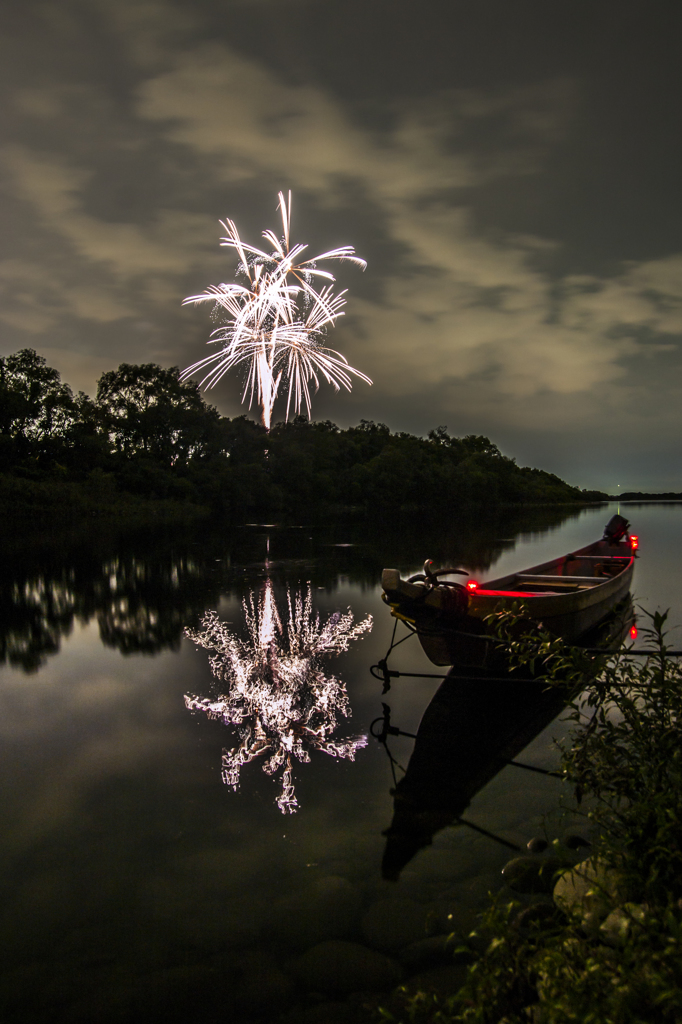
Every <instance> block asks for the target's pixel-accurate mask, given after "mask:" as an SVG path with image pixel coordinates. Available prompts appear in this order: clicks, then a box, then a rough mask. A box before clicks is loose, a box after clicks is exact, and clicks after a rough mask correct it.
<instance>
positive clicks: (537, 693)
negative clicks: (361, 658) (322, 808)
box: [371, 595, 633, 881]
mask: <svg viewBox="0 0 682 1024" xmlns="http://www.w3.org/2000/svg"><path fill="white" fill-rule="evenodd" d="M632 623H633V609H632V603H631V600H630V598H629V595H628V598H627V599H626V600H625V601H624V602H623V603H622V604H621V605H620V606H619V608H618V609H617V611H616V613H615V614H614V616H612V617H611V618H610V619H609V620H608V621H606V622H605V623H603V624H602V625H601V626H599V627H598V628H597V629H595V630H594V631H592V632H591V633H588V634H585V636H584V637H583V642H584V645H585V647H590V648H591V647H592V646H593V645H594V647H595V648H600V649H601V650H603V651H604V653H608V652H609V651H614V650H616V649H617V648H618V647H620V645H621V643H622V642H623V640H624V638H626V637H627V635H628V632H629V631H630V630H631V628H632ZM630 635H632V634H630ZM596 664H597V662H595V665H596ZM587 682H588V678H587V677H586V678H585V685H587ZM571 695H575V690H573V691H572V694H571V692H569V689H568V688H567V687H563V686H548V685H547V683H546V682H545V683H543V682H541V681H539V680H534V679H530V678H527V677H526V678H524V677H523V675H521V674H519V673H518V672H517V673H508V674H507V675H504V674H503V675H500V676H499V677H490V676H489V675H486V673H484V672H483V670H478V671H477V670H474V669H471V668H465V667H462V668H457V667H456V666H455V667H453V668H452V669H451V670H450V672H449V673H448V675H447V676H446V677H445V680H444V682H443V683H442V684H441V686H440V688H439V689H438V690H437V691H436V694H435V696H434V697H433V699H432V701H431V703H430V704H429V706H428V707H427V709H426V711H425V712H424V715H423V717H422V720H421V723H420V725H419V729H418V731H417V735H416V737H414V739H415V744H414V749H413V752H412V756H411V757H410V760H409V763H408V766H407V770H406V772H405V774H404V776H403V777H402V778H401V779H400V781H398V782H397V783H396V785H395V788H394V789H393V790H392V796H393V798H394V804H393V820H392V822H391V825H390V827H389V828H388V829H387V830H386V831H385V832H384V835H385V836H386V847H385V850H384V856H383V860H382V875H383V877H384V878H386V879H388V880H390V881H396V880H397V879H398V878H399V876H400V873H401V871H402V870H403V868H404V867H405V866H406V865H407V864H408V863H409V862H410V861H411V860H412V858H413V857H414V856H416V854H417V853H418V852H419V851H420V850H421V849H423V848H424V847H426V846H429V845H430V844H431V843H432V841H433V836H434V835H435V834H436V833H437V832H439V831H440V830H441V829H443V828H445V827H447V826H448V825H457V824H460V823H461V824H466V825H469V826H472V827H474V828H476V829H477V830H478V831H481V832H484V833H485V832H486V830H485V829H480V828H478V826H476V825H475V824H474V823H473V822H471V821H468V820H467V821H463V819H462V815H463V814H464V813H465V811H466V809H467V807H468V806H469V804H470V803H471V801H472V800H473V798H474V796H475V795H476V794H477V793H478V792H479V790H481V789H482V788H483V786H485V785H486V784H487V783H488V782H490V780H491V779H493V778H494V777H495V776H496V775H497V774H498V772H500V771H501V770H502V769H503V768H504V767H505V766H506V765H509V764H514V765H516V766H518V767H520V768H530V770H531V771H539V772H542V773H543V774H550V775H551V774H554V773H552V772H544V770H543V769H541V768H535V767H533V766H530V765H524V764H520V763H519V762H518V761H516V760H515V758H516V757H517V756H518V755H519V754H520V753H521V751H522V750H524V748H525V747H527V746H528V744H529V743H530V742H531V741H532V740H533V739H535V737H536V736H538V735H539V734H540V733H541V732H542V730H543V729H545V728H546V727H547V726H548V725H549V724H550V723H551V722H552V721H553V720H554V718H556V717H557V715H558V714H559V713H560V712H561V711H562V710H563V708H564V707H565V705H566V701H567V699H569V698H570V696H571ZM383 707H384V716H383V719H377V720H376V722H374V723H372V729H371V731H372V734H373V735H374V736H375V737H376V738H377V739H379V740H380V741H382V742H384V743H386V741H387V738H388V736H390V735H392V734H393V735H398V734H400V731H399V730H398V729H395V728H393V727H392V726H391V725H390V708H389V707H388V705H386V704H384V705H383ZM379 723H381V727H380V728H377V726H378V725H379ZM403 735H410V734H403ZM389 755H390V752H389ZM392 763H393V762H392ZM486 834H489V835H490V833H486ZM492 838H498V839H499V837H495V836H493V837H492ZM500 841H502V842H505V841H504V840H500ZM505 845H509V846H513V845H514V844H510V843H506V842H505Z"/></svg>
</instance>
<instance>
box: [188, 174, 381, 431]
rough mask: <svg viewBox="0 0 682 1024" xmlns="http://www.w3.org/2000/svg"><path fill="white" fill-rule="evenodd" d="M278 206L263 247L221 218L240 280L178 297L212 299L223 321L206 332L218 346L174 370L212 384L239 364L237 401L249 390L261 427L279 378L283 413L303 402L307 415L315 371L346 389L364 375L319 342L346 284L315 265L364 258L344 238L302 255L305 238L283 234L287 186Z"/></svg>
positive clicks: (287, 214)
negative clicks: (277, 224) (277, 219)
mask: <svg viewBox="0 0 682 1024" xmlns="http://www.w3.org/2000/svg"><path fill="white" fill-rule="evenodd" d="M279 210H280V213H281V216H282V235H281V237H280V238H278V237H277V235H275V233H274V232H273V231H269V230H268V231H264V232H263V238H265V240H266V241H267V242H269V244H270V246H271V251H270V252H264V251H263V250H262V249H257V248H255V247H254V246H252V245H247V244H246V243H245V242H242V240H241V238H240V237H239V232H238V231H237V227H236V225H235V223H234V221H231V220H226V221H221V222H220V223H221V225H222V227H223V228H224V229H225V232H226V234H225V237H224V238H222V239H221V241H220V244H221V245H222V246H226V247H227V248H230V249H234V251H235V252H236V254H237V256H238V258H239V264H238V268H237V276H241V277H243V278H244V279H245V282H246V283H245V284H237V283H232V284H219V285H210V286H209V287H208V288H207V289H206V291H204V292H202V293H201V294H200V295H190V296H189V297H188V298H186V299H185V300H184V303H183V305H187V304H196V303H199V302H212V303H213V304H214V315H215V316H217V317H220V318H222V319H223V323H222V324H221V326H220V327H218V328H217V329H216V330H215V331H213V332H212V334H211V337H210V340H209V344H215V345H219V346H220V349H219V351H217V352H213V353H212V354H211V355H209V356H206V357H205V358H204V359H200V360H199V361H198V362H196V363H193V365H192V366H188V367H187V369H186V370H184V372H183V374H182V378H183V379H186V378H187V377H189V376H191V375H192V374H193V373H197V372H203V371H208V372H207V373H206V375H205V376H204V378H203V380H202V381H201V386H202V387H207V388H212V387H214V386H215V385H216V384H217V383H218V381H220V380H221V378H222V377H223V376H224V375H225V374H226V373H227V372H228V371H229V370H231V369H232V368H233V367H235V366H238V365H240V364H242V363H245V364H247V373H246V380H245V384H244V393H243V396H242V401H245V400H246V396H247V395H248V396H249V408H250V407H251V405H252V404H253V400H254V397H256V398H257V401H258V404H259V405H260V407H261V410H262V418H263V424H264V426H265V427H266V428H267V429H268V430H269V429H270V425H271V422H272V411H273V408H274V404H275V399H276V398H277V394H278V392H279V388H280V385H281V384H282V383H284V384H285V385H286V386H287V387H288V391H287V413H286V415H287V419H288V418H289V412H290V410H291V409H292V407H293V409H294V411H295V412H297V413H300V411H301V405H302V404H303V403H305V407H306V410H307V412H308V417H310V407H311V394H310V389H311V386H313V387H314V389H315V390H316V391H317V389H318V388H319V386H320V380H321V379H324V380H326V381H327V382H328V383H329V384H331V385H332V386H333V387H334V388H335V389H336V390H337V391H338V390H339V389H340V388H342V387H343V388H345V389H346V390H347V391H350V390H351V387H352V381H351V375H353V376H355V377H359V378H360V379H361V380H364V381H366V383H368V384H371V383H372V381H371V380H370V379H369V377H367V376H365V374H364V373H361V372H360V370H356V369H354V368H353V367H352V366H350V365H349V363H348V361H347V360H346V359H345V357H344V356H342V355H341V353H340V352H336V351H335V350H334V349H330V348H326V347H325V346H324V344H323V343H322V341H323V338H324V335H325V333H326V331H327V328H328V327H330V326H333V325H334V324H335V322H336V320H337V319H338V317H339V316H343V312H342V307H343V306H344V305H345V302H346V299H345V294H346V292H345V291H342V292H338V293H337V294H335V293H334V282H335V278H334V275H333V274H331V273H329V271H328V270H322V269H320V268H319V267H318V263H320V262H321V261H323V260H350V261H351V262H352V263H355V264H357V266H359V267H361V268H362V269H363V270H364V269H365V267H366V266H367V264H366V263H365V261H364V260H363V259H360V257H359V256H356V255H355V250H354V249H353V247H352V246H350V245H346V246H341V247H340V248H338V249H331V250H330V251H329V252H323V253H321V255H319V256H315V257H313V258H311V259H304V258H303V254H304V252H305V250H306V249H307V248H308V247H307V245H301V244H300V243H299V244H296V245H292V244H291V241H290V226H291V192H290V193H289V199H288V202H286V201H285V199H284V195H283V193H282V192H280V193H279ZM325 282H326V283H325Z"/></svg>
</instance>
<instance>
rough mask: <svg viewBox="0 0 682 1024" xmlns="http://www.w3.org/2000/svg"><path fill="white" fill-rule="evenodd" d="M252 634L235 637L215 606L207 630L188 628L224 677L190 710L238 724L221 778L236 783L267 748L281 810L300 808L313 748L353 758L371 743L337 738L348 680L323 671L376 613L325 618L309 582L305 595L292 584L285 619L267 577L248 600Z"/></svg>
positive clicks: (346, 711) (191, 701)
mask: <svg viewBox="0 0 682 1024" xmlns="http://www.w3.org/2000/svg"><path fill="white" fill-rule="evenodd" d="M243 608H244V616H245V622H246V632H247V636H246V638H245V639H243V640H242V639H240V638H239V637H237V636H236V635H235V634H234V633H233V632H232V631H231V630H230V629H229V628H228V625H227V623H225V622H222V621H221V620H220V619H219V618H218V615H217V613H216V612H207V613H206V615H205V616H204V618H203V619H202V626H203V629H202V630H194V629H186V630H185V633H186V635H187V636H188V637H189V638H190V640H193V641H194V643H196V644H199V645H200V646H201V647H204V648H206V649H207V650H209V651H213V652H214V653H213V654H212V655H211V657H210V659H209V663H210V666H211V670H212V672H213V674H214V676H215V677H216V679H218V680H220V681H221V682H223V683H226V684H227V687H226V690H225V692H221V693H217V694H216V696H215V699H210V698H207V697H198V696H195V695H189V694H188V695H187V696H186V697H185V703H186V705H187V707H188V708H189V709H190V710H192V711H203V712H205V713H206V714H207V715H208V716H209V718H216V719H220V720H222V721H223V722H224V723H225V725H230V726H235V727H236V729H237V733H238V735H239V738H240V742H239V744H238V745H237V746H235V747H233V748H232V749H231V750H223V767H222V776H223V781H224V782H225V783H226V784H227V785H228V786H231V787H232V788H233V789H235V790H236V789H237V787H238V786H239V773H240V771H241V767H242V765H244V764H248V762H249V761H253V760H254V758H256V757H260V756H265V755H267V760H266V761H265V763H264V764H263V771H265V772H267V773H268V774H269V775H275V774H276V773H278V772H279V771H280V769H283V771H282V776H281V782H282V789H281V793H280V795H279V797H278V798H277V804H278V806H279V808H280V810H281V811H282V813H283V814H293V813H295V812H296V810H297V809H298V800H297V799H296V796H295V794H294V785H293V765H292V759H293V758H294V757H295V758H297V759H298V760H299V761H309V760H310V754H309V752H308V749H306V748H310V749H313V750H320V751H323V752H324V753H325V754H330V755H331V756H332V757H344V758H349V759H350V760H354V758H355V751H356V750H358V749H359V748H361V747H364V746H366V745H367V737H366V736H355V737H351V738H349V739H343V740H333V739H332V738H331V737H332V734H333V733H334V732H335V731H336V729H337V728H338V724H339V722H338V719H339V716H340V715H343V716H344V717H346V718H347V717H349V716H350V714H351V711H350V704H349V701H348V694H347V693H346V687H345V685H344V683H343V682H341V680H339V679H337V678H336V677H335V676H331V675H326V674H325V672H323V670H322V666H321V662H322V659H323V658H324V657H325V656H328V655H333V654H340V653H341V652H342V651H347V650H348V646H349V644H350V642H351V641H352V640H355V639H356V638H357V637H359V636H360V635H361V634H362V633H365V632H366V631H368V630H370V629H371V628H372V617H371V615H368V616H367V618H366V619H363V621H362V622H359V623H357V624H354V623H353V613H352V612H351V610H350V609H348V611H347V612H346V613H345V614H341V613H340V612H335V613H334V614H333V615H330V616H329V618H328V619H327V620H326V621H325V622H324V623H321V622H320V618H319V615H316V614H314V612H313V606H312V596H311V592H310V587H308V589H307V591H306V592H305V594H302V593H301V592H296V593H293V594H292V591H291V590H290V589H289V588H287V616H286V622H285V625H284V626H283V625H282V619H281V618H280V615H279V612H278V610H277V605H276V603H275V598H274V594H273V589H272V583H271V581H270V580H266V581H265V583H264V584H263V586H262V587H261V590H260V593H259V594H258V595H256V594H254V593H252V594H251V595H250V597H249V598H248V600H244V602H243Z"/></svg>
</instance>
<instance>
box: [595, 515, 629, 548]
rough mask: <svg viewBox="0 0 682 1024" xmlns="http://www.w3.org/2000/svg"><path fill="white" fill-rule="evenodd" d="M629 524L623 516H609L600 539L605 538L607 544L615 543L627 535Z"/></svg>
mask: <svg viewBox="0 0 682 1024" xmlns="http://www.w3.org/2000/svg"><path fill="white" fill-rule="evenodd" d="M629 525H630V524H629V522H628V521H627V519H625V518H624V516H618V515H616V516H611V518H610V519H609V521H608V523H607V524H606V526H605V528H604V536H603V538H602V539H603V540H607V541H608V542H609V544H617V543H618V542H619V541H621V540H622V539H623V537H625V536H626V535H627V532H628V527H629Z"/></svg>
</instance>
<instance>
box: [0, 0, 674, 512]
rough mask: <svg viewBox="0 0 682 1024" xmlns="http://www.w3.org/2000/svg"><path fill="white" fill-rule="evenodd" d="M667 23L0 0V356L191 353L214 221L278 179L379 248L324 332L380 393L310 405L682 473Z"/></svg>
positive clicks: (511, 9)
mask: <svg viewBox="0 0 682 1024" xmlns="http://www.w3.org/2000/svg"><path fill="white" fill-rule="evenodd" d="M681 40H682V4H680V3H674V2H672V0H669V2H660V0H642V2H631V0H617V2H610V0H588V2H582V0H570V2H565V3H563V2H561V3H560V2H558V0H555V2H548V0H539V2H530V0H529V2H527V0H466V2H464V0H421V2H418V0H409V2H407V0H336V2H333V0H250V2H248V3H247V2H241V0H191V2H189V0H45V2H37V0H2V5H1V7H0V46H1V47H2V52H1V56H0V76H1V77H2V87H3V95H2V101H1V102H0V116H1V117H2V119H3V122H4V125H3V130H2V138H1V145H2V152H1V153H0V157H1V163H0V202H1V203H2V232H1V233H0V292H1V294H0V354H9V353H11V352H14V351H17V350H18V349H20V348H26V347H30V348H35V349H36V350H37V351H38V352H39V353H41V354H42V355H44V356H45V358H46V359H47V361H48V363H49V364H50V365H52V366H55V367H56V368H57V369H58V370H59V371H60V372H61V374H62V376H63V378H64V379H65V380H66V381H67V382H68V383H69V384H71V386H72V387H73V388H74V390H78V389H82V390H84V391H86V392H87V393H89V394H91V395H94V393H95V390H96V380H97V378H98V377H99V375H100V374H101V373H102V372H103V371H105V370H109V369H113V368H115V367H116V366H118V364H119V363H121V362H133V363H145V362H156V363H160V364H161V365H163V366H173V365H177V366H180V367H181V368H183V367H185V366H187V365H188V364H190V363H192V362H195V361H196V360H198V359H200V358H202V357H203V356H204V355H207V354H209V352H210V351H211V350H210V349H208V348H207V347H206V342H207V339H208V336H209V333H210V331H211V329H212V327H213V326H214V325H213V324H212V322H211V320H210V316H209V310H208V307H202V306H199V307H186V308H182V307H181V302H182V299H183V298H184V297H185V296H187V295H191V294H196V293H197V292H200V291H202V290H203V289H204V288H205V287H206V286H207V285H209V284H218V283H219V282H221V281H231V280H233V279H234V269H235V259H234V257H233V256H232V255H230V251H229V250H226V249H220V248H219V245H218V242H219V238H220V236H221V234H222V230H221V228H220V226H219V223H218V221H219V220H220V219H221V218H225V217H231V218H232V219H234V220H235V221H236V223H237V226H238V228H239V230H240V233H241V234H242V237H243V238H245V239H247V240H248V241H250V242H252V243H253V244H256V245H257V244H259V243H260V241H261V240H260V233H261V231H262V230H263V229H264V228H273V229H277V227H278V214H277V193H278V191H279V190H280V189H283V190H287V189H291V190H292V192H293V237H294V239H295V240H298V241H303V242H308V243H310V251H311V255H312V254H314V252H315V251H321V250H324V249H330V248H332V247H334V246H339V245H347V244H352V245H354V246H355V248H356V250H357V252H358V253H359V254H360V255H361V256H363V257H364V258H365V259H366V260H367V261H368V268H367V270H366V271H365V272H364V273H362V272H361V271H360V270H359V269H358V268H356V267H353V266H352V265H349V264H344V265H339V264H336V265H334V264H333V265H332V266H331V268H330V269H332V270H335V272H336V273H337V275H338V280H339V284H340V286H341V287H347V288H348V289H349V295H348V304H347V306H346V315H345V316H344V317H342V318H341V320H340V322H339V325H338V326H337V327H336V328H335V329H334V330H333V331H332V332H330V334H329V336H328V344H329V345H330V346H331V347H333V348H336V349H339V350H340V351H342V352H343V353H344V354H345V355H346V356H347V358H348V359H349V361H350V363H351V364H352V365H354V366H356V367H358V369H360V370H362V371H364V372H365V373H366V374H368V375H369V376H370V377H372V378H373V380H374V385H373V386H372V387H371V388H370V387H368V386H367V385H366V384H364V383H363V382H362V381H357V382H356V383H355V386H354V389H353V392H352V394H351V395H348V394H347V393H345V392H341V393H340V394H338V395H337V394H335V393H334V392H333V391H332V390H331V388H329V387H328V386H323V387H322V388H321V390H320V392H319V394H318V395H317V397H316V399H315V400H314V403H313V417H314V418H315V419H326V418H330V419H333V420H334V421H335V422H337V423H339V424H340V425H341V426H349V425H351V424H354V423H357V422H358V421H359V420H360V419H361V418H365V419H372V420H376V421H381V422H384V423H387V424H388V425H389V427H391V429H392V430H407V431H410V432H412V433H417V434H424V433H426V431H427V430H429V429H430V428H431V427H435V426H438V425H440V424H442V425H446V426H447V427H448V429H449V431H450V432H451V433H454V434H457V435H462V434H468V433H476V434H478V433H481V434H486V435H488V436H489V437H491V438H492V439H493V440H494V441H495V442H496V443H497V444H498V445H499V447H500V448H501V449H502V451H503V452H504V453H505V454H506V455H510V456H514V457H515V458H516V459H517V461H518V462H519V463H521V464H526V465H534V466H539V467H541V468H543V469H547V470H550V471H552V472H555V473H558V474H559V475H560V476H562V477H564V478H565V479H567V480H568V481H569V482H570V483H573V484H577V485H579V486H581V487H599V488H603V489H606V490H609V491H611V492H615V490H616V487H617V485H618V484H620V485H621V490H628V489H651V490H665V489H673V490H678V491H679V490H682V456H681V452H680V434H681V427H682V377H681V375H680V370H681V362H682V360H681V354H680V341H681V340H682V230H681V223H680V209H681V205H682V199H681V197H680V194H681V190H682V166H681V164H682V161H681V159H680V158H681V149H682V143H681V138H682V137H681V124H682V120H681V117H680V113H681V111H680V107H681V106H682V103H681V100H682V81H681V79H682V70H681V69H682V60H681V59H680V45H681ZM240 395H241V388H240V379H239V375H238V374H233V375H232V376H231V377H230V378H229V379H225V380H224V381H223V382H222V383H221V384H220V385H219V386H218V387H217V388H215V389H214V390H213V391H210V392H208V394H207V396H206V397H207V399H208V400H209V401H210V402H211V403H213V404H215V405H217V406H218V408H219V409H220V410H221V412H223V413H224V414H226V415H228V416H235V415H240V414H241V413H242V411H243V410H242V408H241V406H240ZM251 415H253V416H254V418H256V417H257V415H258V413H257V410H256V409H253V410H252V413H251ZM283 415H284V405H283V404H282V405H280V406H279V407H278V408H276V410H275V419H277V418H282V417H283Z"/></svg>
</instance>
